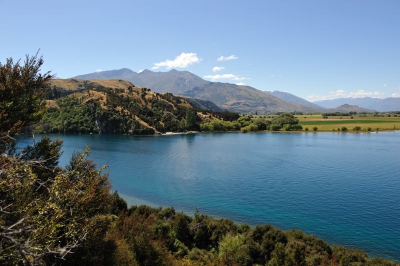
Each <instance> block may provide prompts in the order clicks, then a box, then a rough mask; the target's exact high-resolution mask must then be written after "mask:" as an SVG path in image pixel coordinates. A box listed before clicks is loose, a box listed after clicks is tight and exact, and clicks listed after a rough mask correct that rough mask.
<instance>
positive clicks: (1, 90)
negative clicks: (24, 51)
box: [0, 54, 53, 152]
mask: <svg viewBox="0 0 400 266" xmlns="http://www.w3.org/2000/svg"><path fill="white" fill-rule="evenodd" d="M42 65H43V59H42V58H41V57H40V58H38V55H37V54H36V55H35V56H32V57H30V56H28V55H27V56H26V58H25V61H24V63H21V62H20V60H18V61H17V62H16V63H14V61H13V59H12V58H8V59H7V61H6V63H5V64H4V65H3V64H2V63H1V62H0V152H3V151H4V150H5V149H6V148H7V147H9V145H11V146H12V145H13V144H14V141H13V138H12V137H13V136H14V134H15V133H17V132H19V130H20V129H21V128H22V127H23V126H25V125H27V124H29V123H32V122H36V121H38V120H40V118H41V117H42V115H43V113H44V109H43V107H44V100H43V98H42V97H43V95H44V94H45V93H46V86H47V84H48V82H49V81H50V79H51V78H52V77H53V76H52V75H51V74H50V72H47V73H45V74H41V73H40V68H41V66H42Z"/></svg>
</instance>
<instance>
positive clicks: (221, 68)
mask: <svg viewBox="0 0 400 266" xmlns="http://www.w3.org/2000/svg"><path fill="white" fill-rule="evenodd" d="M224 69H225V67H219V66H216V67H213V72H218V71H221V70H224Z"/></svg>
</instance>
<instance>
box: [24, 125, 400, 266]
mask: <svg viewBox="0 0 400 266" xmlns="http://www.w3.org/2000/svg"><path fill="white" fill-rule="evenodd" d="M51 137H52V138H61V139H63V140H64V146H63V151H64V154H63V156H62V158H61V162H60V164H61V165H63V166H64V165H65V164H67V162H68V160H69V158H70V156H71V154H72V153H73V151H83V150H84V148H85V146H86V145H89V146H90V147H91V156H90V158H91V159H93V160H94V161H95V162H96V163H97V164H98V165H104V164H107V165H109V166H110V168H109V170H108V171H109V173H110V180H111V183H112V185H113V189H114V190H118V193H119V194H120V195H121V196H123V197H124V198H125V199H126V200H127V201H128V203H130V204H142V203H144V204H148V205H151V206H163V207H169V206H173V207H175V209H176V210H178V211H183V212H186V213H188V214H191V213H193V212H194V211H195V210H196V208H197V209H198V210H199V211H200V212H201V213H204V214H208V215H211V216H214V217H225V218H229V219H232V220H234V221H236V222H239V223H242V222H245V223H248V224H250V225H257V224H265V223H270V224H273V225H275V226H277V227H279V228H282V229H291V228H298V229H301V230H303V231H305V232H307V233H310V234H314V235H316V236H318V237H320V238H322V239H324V240H325V241H327V242H328V243H330V244H337V245H343V246H348V247H354V248H360V249H363V250H364V251H366V252H367V253H368V254H369V255H370V256H381V257H385V258H389V259H395V260H397V261H400V132H398V131H397V132H380V133H370V134H343V133H295V134H292V133H257V134H243V133H223V134H193V135H173V136H158V137H153V136H152V137H137V136H112V135H51ZM31 141H32V140H31V139H22V140H21V145H22V144H24V143H30V142H31Z"/></svg>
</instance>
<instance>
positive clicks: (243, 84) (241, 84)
mask: <svg viewBox="0 0 400 266" xmlns="http://www.w3.org/2000/svg"><path fill="white" fill-rule="evenodd" d="M236 85H239V86H246V84H245V83H243V82H239V83H236Z"/></svg>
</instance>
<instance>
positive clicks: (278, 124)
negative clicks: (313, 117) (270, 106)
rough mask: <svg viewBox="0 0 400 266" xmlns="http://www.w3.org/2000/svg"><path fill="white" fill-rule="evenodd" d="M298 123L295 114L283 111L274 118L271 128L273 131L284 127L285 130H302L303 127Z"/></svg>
mask: <svg viewBox="0 0 400 266" xmlns="http://www.w3.org/2000/svg"><path fill="white" fill-rule="evenodd" d="M298 123H299V120H298V119H297V118H295V117H294V115H293V114H290V113H283V114H280V115H279V116H277V117H274V118H273V119H272V121H271V126H270V129H271V130H273V131H277V130H280V129H284V130H285V131H292V130H302V127H301V126H300V125H298Z"/></svg>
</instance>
